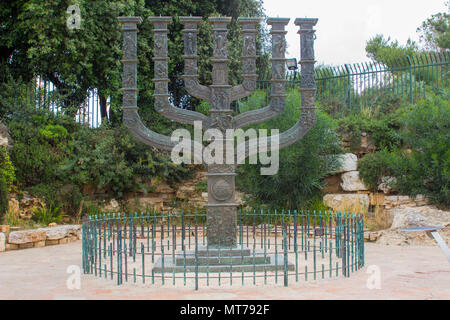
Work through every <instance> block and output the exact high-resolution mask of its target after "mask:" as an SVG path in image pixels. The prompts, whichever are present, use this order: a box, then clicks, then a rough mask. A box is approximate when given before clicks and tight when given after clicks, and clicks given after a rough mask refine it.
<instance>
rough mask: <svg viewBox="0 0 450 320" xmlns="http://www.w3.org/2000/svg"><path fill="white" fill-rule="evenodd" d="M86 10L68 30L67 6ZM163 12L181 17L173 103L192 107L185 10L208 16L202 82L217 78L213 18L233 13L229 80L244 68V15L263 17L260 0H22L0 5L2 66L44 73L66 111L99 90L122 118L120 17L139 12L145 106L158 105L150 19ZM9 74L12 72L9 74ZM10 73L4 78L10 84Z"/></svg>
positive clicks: (174, 46)
mask: <svg viewBox="0 0 450 320" xmlns="http://www.w3.org/2000/svg"><path fill="white" fill-rule="evenodd" d="M72 4H76V5H78V6H79V8H80V16H81V27H80V28H79V29H69V28H68V27H67V20H68V18H69V17H70V13H67V12H66V11H67V9H68V7H69V5H72ZM152 15H156V16H157V15H164V16H172V17H175V19H174V23H173V24H170V25H169V30H170V34H169V57H170V64H169V75H170V84H169V90H170V92H171V93H172V97H173V99H174V103H175V104H176V105H182V104H184V106H185V107H186V106H187V107H192V105H193V104H194V105H195V104H196V103H197V102H198V101H196V100H195V99H194V100H193V101H190V99H187V100H188V101H184V100H186V99H185V98H186V91H185V90H184V89H183V88H182V86H181V85H180V84H181V80H180V79H181V78H180V76H181V74H182V73H183V61H182V54H183V41H182V33H181V29H182V25H181V24H180V23H179V18H178V17H180V16H189V15H193V16H203V17H205V20H204V22H203V23H202V24H201V26H200V36H206V37H205V38H201V40H200V41H199V55H200V60H199V61H200V66H199V67H200V75H201V80H202V81H205V80H206V81H207V80H208V79H210V78H211V70H210V69H211V67H210V65H209V59H210V57H209V54H210V53H211V51H212V47H211V43H212V37H211V34H210V28H211V26H210V24H209V22H208V21H207V20H206V19H207V17H208V16H212V15H222V16H231V17H233V21H232V23H231V24H230V33H229V40H230V42H231V43H232V45H231V46H230V48H231V49H230V53H229V58H230V64H231V66H232V68H231V70H232V72H231V73H232V75H231V79H232V81H233V82H236V81H237V75H238V74H239V71H240V65H241V62H240V52H238V48H240V46H239V45H240V44H241V42H242V39H241V37H237V36H236V35H237V32H238V29H239V27H240V26H239V25H238V23H237V21H236V18H237V17H238V16H248V15H251V16H260V17H262V16H263V15H264V14H263V9H262V3H261V2H260V1H257V0H245V1H241V0H239V1H238V0H227V1H222V0H215V1H187V2H186V1H170V2H167V1H155V0H146V1H144V0H138V1H130V0H110V1H90V0H77V1H76V2H73V1H68V0H48V1H37V0H21V1H7V2H5V1H4V2H2V3H1V4H0V19H1V21H2V22H4V23H3V24H2V33H1V34H0V65H1V67H2V69H7V70H9V73H10V74H11V75H13V76H14V78H15V79H18V78H22V79H23V80H24V81H25V82H28V81H31V80H32V78H33V77H34V75H36V74H39V75H40V76H41V77H42V79H45V80H49V81H51V82H52V83H53V84H54V85H55V86H56V88H57V92H58V94H59V96H60V97H61V98H62V100H61V103H60V106H61V107H62V108H64V109H65V112H67V113H70V114H71V115H75V114H76V111H77V108H78V106H79V105H80V103H81V102H82V101H83V100H84V99H85V98H86V95H87V90H88V89H91V88H97V89H98V92H99V98H100V99H99V100H100V101H99V102H100V107H101V108H100V109H101V116H102V118H105V117H108V119H111V120H112V121H114V122H117V121H118V120H119V118H120V106H121V97H120V93H119V88H120V87H121V81H120V78H121V76H120V72H121V68H120V56H121V51H122V49H121V47H122V34H121V31H120V24H119V22H118V19H117V17H119V16H141V17H142V18H143V22H142V24H141V25H140V26H139V29H140V30H141V33H140V34H142V35H144V36H139V37H138V47H139V51H138V52H139V53H138V59H139V71H138V72H139V79H138V83H139V87H140V88H139V89H140V90H141V95H140V99H139V105H149V104H150V105H153V103H152V101H151V100H150V99H149V97H151V94H152V92H153V83H152V81H151V78H152V77H153V61H152V60H151V56H152V54H153V51H152V49H151V48H152V40H153V38H152V32H151V24H150V22H149V21H148V19H147V18H148V17H149V16H152ZM266 37H267V31H266V30H265V29H263V28H261V29H260V30H259V32H258V39H257V41H258V46H257V50H258V52H259V53H261V55H262V57H261V58H259V59H258V68H266V67H267V64H268V56H267V54H264V49H265V44H264V41H266ZM3 74H6V73H3ZM5 81H6V78H4V79H3V80H2V81H0V82H5ZM108 96H111V109H110V114H109V115H108V114H107V109H106V98H107V97H108Z"/></svg>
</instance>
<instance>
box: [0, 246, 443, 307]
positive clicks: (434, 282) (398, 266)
mask: <svg viewBox="0 0 450 320" xmlns="http://www.w3.org/2000/svg"><path fill="white" fill-rule="evenodd" d="M72 265H74V266H80V265H81V242H80V241H78V242H75V243H71V244H66V245H60V246H54V247H44V248H37V249H27V250H21V251H9V252H3V253H0V299H188V300H191V299H243V300H246V299H350V300H358V299H421V300H423V299H450V264H449V263H448V262H447V260H446V258H445V256H444V254H443V252H442V251H441V250H440V249H439V248H438V247H393V246H380V245H376V244H366V268H364V269H363V270H360V271H359V272H358V273H355V274H353V275H352V277H351V278H349V279H344V278H338V279H333V280H320V281H317V282H314V281H310V280H308V282H305V281H304V280H303V279H302V280H301V281H300V282H298V283H290V286H289V288H284V287H283V286H282V281H281V280H282V279H280V285H279V286H275V285H268V286H263V285H257V286H253V285H250V286H248V287H245V288H242V287H241V286H240V283H239V281H236V282H237V283H235V284H234V287H233V288H231V287H229V286H228V287H222V288H209V289H201V290H199V291H194V290H193V289H192V288H184V287H183V286H182V284H180V285H177V287H176V288H174V287H173V286H172V284H171V282H170V281H169V284H168V285H166V287H161V286H152V285H150V284H149V285H147V286H146V287H143V286H142V285H138V284H125V285H122V286H120V287H118V286H116V285H115V284H114V282H112V281H111V280H106V279H99V278H96V277H94V276H85V275H82V276H81V288H80V289H79V290H70V289H68V287H67V284H66V283H67V280H68V279H69V277H70V276H71V274H69V273H67V268H68V267H69V266H72ZM374 265H375V266H377V267H378V268H379V269H378V270H379V271H380V279H381V282H380V286H381V288H380V289H368V287H367V283H368V282H369V283H371V284H374V282H372V281H368V279H369V278H370V277H371V276H372V278H371V279H373V277H374V275H375V273H373V272H374V270H375V271H376V270H377V269H376V267H371V266H374ZM368 272H371V273H368ZM72 275H73V274H72ZM72 279H73V278H72ZM71 283H73V282H71Z"/></svg>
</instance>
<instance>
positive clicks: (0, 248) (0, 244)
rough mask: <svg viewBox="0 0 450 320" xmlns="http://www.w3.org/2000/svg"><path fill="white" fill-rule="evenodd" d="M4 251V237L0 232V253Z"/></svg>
mask: <svg viewBox="0 0 450 320" xmlns="http://www.w3.org/2000/svg"><path fill="white" fill-rule="evenodd" d="M4 251H6V235H5V234H4V233H3V232H0V252H4Z"/></svg>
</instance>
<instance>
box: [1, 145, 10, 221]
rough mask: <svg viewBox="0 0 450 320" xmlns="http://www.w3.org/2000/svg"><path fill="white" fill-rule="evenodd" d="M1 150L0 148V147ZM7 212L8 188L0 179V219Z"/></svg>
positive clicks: (2, 179)
mask: <svg viewBox="0 0 450 320" xmlns="http://www.w3.org/2000/svg"><path fill="white" fill-rule="evenodd" d="M0 149H1V147H0ZM8 211H9V203H8V186H7V185H6V181H5V179H4V178H3V177H0V218H1V217H3V215H4V214H6V213H7V212H8Z"/></svg>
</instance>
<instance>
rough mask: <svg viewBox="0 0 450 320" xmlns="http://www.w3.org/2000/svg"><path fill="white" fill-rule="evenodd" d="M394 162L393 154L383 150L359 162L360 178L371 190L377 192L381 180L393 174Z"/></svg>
mask: <svg viewBox="0 0 450 320" xmlns="http://www.w3.org/2000/svg"><path fill="white" fill-rule="evenodd" d="M392 160H393V157H392V154H391V153H390V152H389V151H387V150H386V149H383V150H381V151H378V152H375V153H371V154H368V155H366V156H365V157H363V158H362V159H360V160H359V161H358V169H359V177H360V178H361V180H362V181H363V182H364V184H365V185H366V186H367V187H368V188H369V189H370V190H372V191H377V190H378V185H379V184H380V183H381V182H382V181H381V179H382V178H383V177H386V176H390V175H392V174H393V172H392V169H391V168H392Z"/></svg>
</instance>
